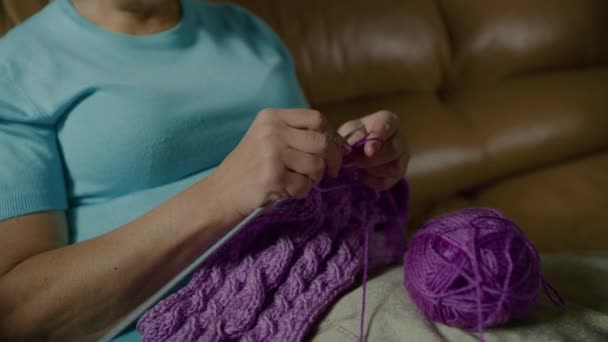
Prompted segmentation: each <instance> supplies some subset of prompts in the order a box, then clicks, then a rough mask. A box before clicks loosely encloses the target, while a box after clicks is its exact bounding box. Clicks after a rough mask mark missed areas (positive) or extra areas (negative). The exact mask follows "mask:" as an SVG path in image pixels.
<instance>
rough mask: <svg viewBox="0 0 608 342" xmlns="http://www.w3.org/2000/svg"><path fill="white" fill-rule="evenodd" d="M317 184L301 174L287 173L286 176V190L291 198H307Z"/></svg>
mask: <svg viewBox="0 0 608 342" xmlns="http://www.w3.org/2000/svg"><path fill="white" fill-rule="evenodd" d="M315 184H316V183H315V182H314V181H313V180H312V179H310V178H308V177H306V176H303V175H301V174H299V173H295V172H287V174H286V175H285V190H286V191H287V193H288V194H289V197H294V198H306V196H308V193H309V192H310V189H312V187H313V186H315Z"/></svg>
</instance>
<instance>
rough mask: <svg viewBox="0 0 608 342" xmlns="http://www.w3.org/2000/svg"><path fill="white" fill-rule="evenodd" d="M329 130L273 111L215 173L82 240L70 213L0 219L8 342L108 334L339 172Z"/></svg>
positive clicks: (305, 116)
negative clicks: (232, 233) (240, 231)
mask: <svg viewBox="0 0 608 342" xmlns="http://www.w3.org/2000/svg"><path fill="white" fill-rule="evenodd" d="M326 132H327V126H326V121H325V119H324V118H323V117H322V115H321V114H320V113H318V112H316V111H311V110H264V111H262V112H260V114H259V115H258V117H257V118H256V120H255V121H254V123H253V124H252V126H251V128H250V129H249V131H248V132H247V134H246V135H245V137H244V138H243V140H242V141H241V143H240V144H239V146H238V147H237V148H236V149H235V150H234V151H233V152H232V153H230V155H229V156H228V157H227V158H226V159H225V160H224V162H223V163H222V164H221V165H220V166H219V167H218V169H217V170H216V171H215V172H213V173H212V174H211V175H210V176H208V177H207V178H206V179H204V180H202V181H200V182H199V183H197V184H195V185H193V186H192V187H190V188H188V189H186V190H185V191H183V192H181V193H179V194H177V195H176V196H174V197H173V198H171V199H169V200H168V201H166V202H165V203H163V204H161V205H160V206H158V207H157V208H155V209H154V210H152V211H150V212H148V213H147V214H145V215H143V216H141V217H140V218H138V219H136V220H134V221H132V222H130V223H128V224H126V225H124V226H122V227H120V228H118V229H116V230H114V231H112V232H110V233H108V234H105V235H103V236H100V237H98V238H95V239H91V240H88V241H84V242H81V243H78V244H74V245H66V243H67V225H66V223H65V218H64V215H63V214H62V213H56V212H55V213H42V214H32V215H27V216H23V217H19V218H15V219H10V220H7V221H3V222H0V256H2V258H1V259H0V340H84V339H95V338H97V337H99V336H101V335H102V334H103V332H105V331H106V330H107V329H108V328H110V327H111V326H112V325H113V324H115V323H116V322H117V321H118V320H120V318H122V317H124V316H125V315H126V314H128V313H129V312H130V311H131V310H132V309H133V308H135V307H136V306H137V305H139V304H140V303H141V302H143V301H144V300H145V299H146V298H147V297H149V296H150V295H152V294H153V293H154V292H156V291H157V290H158V289H159V288H160V287H162V286H163V285H164V284H165V283H166V282H167V281H169V280H170V279H171V278H172V277H173V276H174V275H175V274H177V273H178V272H179V271H180V270H181V269H182V268H183V267H184V266H186V265H187V264H188V263H190V262H191V261H192V260H193V259H194V258H195V257H196V256H198V255H200V254H201V252H202V251H203V250H205V249H206V248H207V247H209V246H210V245H211V244H212V243H213V242H214V241H216V240H217V239H218V238H219V237H221V236H222V235H223V234H225V233H226V232H227V231H228V230H229V229H230V228H231V227H233V226H234V225H235V224H236V223H237V222H238V221H240V220H241V219H242V218H244V216H246V215H248V214H249V213H250V212H251V211H253V210H254V209H255V208H256V207H259V206H261V205H263V204H265V203H267V202H268V201H270V200H276V199H279V198H282V197H286V196H291V197H304V196H306V195H307V193H308V191H309V190H310V188H311V187H312V186H314V185H315V184H316V183H317V182H318V181H319V180H320V179H321V177H322V175H323V173H324V172H325V170H326V168H327V169H328V172H329V173H330V174H332V175H336V174H337V172H338V170H339V168H340V164H341V154H340V151H339V149H338V147H337V146H334V145H333V144H332V143H331V142H329V140H328V138H327V134H325V133H326Z"/></svg>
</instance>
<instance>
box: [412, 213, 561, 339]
mask: <svg viewBox="0 0 608 342" xmlns="http://www.w3.org/2000/svg"><path fill="white" fill-rule="evenodd" d="M404 266H405V270H406V272H405V277H404V286H405V288H406V289H407V292H408V293H409V296H410V297H411V298H412V300H413V302H414V303H415V304H416V305H417V306H418V308H419V309H420V311H421V312H422V314H423V315H424V316H425V317H426V318H427V319H429V320H432V321H437V322H441V323H444V324H447V325H451V326H456V327H460V328H464V329H469V330H472V329H476V330H477V332H479V339H480V340H483V331H484V328H488V327H493V326H496V325H500V324H503V323H506V322H508V321H510V320H512V319H518V318H521V317H523V316H525V315H526V314H528V313H529V312H530V311H531V310H532V309H533V307H534V306H535V304H536V301H537V297H538V294H539V291H540V288H541V286H542V287H543V288H544V289H545V293H546V294H547V296H548V297H549V298H550V299H551V301H553V303H555V304H556V305H559V306H564V305H565V301H564V300H563V298H562V297H561V296H560V295H559V293H558V292H557V291H556V290H555V289H554V288H553V287H551V285H550V284H549V283H548V282H547V281H546V280H545V279H544V277H543V275H542V273H541V271H540V258H539V254H538V252H537V251H536V249H535V248H534V246H533V245H532V243H531V242H530V241H529V240H528V239H527V238H526V236H525V235H524V233H523V232H522V231H521V229H520V228H519V227H518V226H517V225H516V224H515V223H514V222H513V221H511V220H509V219H508V218H507V217H505V216H504V215H503V214H502V213H500V212H499V211H497V210H494V209H489V208H468V209H464V210H460V211H456V212H452V213H449V214H445V215H441V216H438V217H436V218H433V219H431V220H430V221H428V222H427V223H426V224H425V225H423V227H421V229H420V230H419V231H418V232H417V233H416V234H415V235H414V237H413V238H412V240H411V241H410V242H409V246H408V250H407V252H406V253H405V256H404Z"/></svg>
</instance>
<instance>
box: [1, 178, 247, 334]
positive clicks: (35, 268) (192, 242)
mask: <svg viewBox="0 0 608 342" xmlns="http://www.w3.org/2000/svg"><path fill="white" fill-rule="evenodd" d="M215 194H217V192H216V191H215V189H213V184H211V182H206V181H202V182H200V183H198V184H196V185H194V186H193V187H191V188H189V189H187V190H186V191H184V192H182V193H180V194H178V195H176V196H175V197H173V198H171V199H170V200H168V201H167V202H165V203H163V204H162V205H160V206H159V207H157V208H156V209H154V210H152V211H150V212H149V213H147V214H145V215H143V216H142V217H140V218H138V219H136V220H134V221H132V222H131V223H129V224H127V225H125V226H123V227H120V228H119V229H116V230H114V231H112V232H111V233H108V234H105V235H103V236H100V237H98V238H95V239H92V240H88V241H85V242H82V243H78V244H74V245H69V246H65V247H62V248H58V249H54V250H51V251H47V252H44V253H41V254H38V255H35V256H33V257H31V258H29V259H26V260H25V261H23V262H21V263H20V264H18V265H16V266H15V267H14V268H12V269H11V270H10V271H9V272H8V273H6V274H5V275H3V276H2V277H0V300H1V301H0V340H4V339H5V338H7V339H12V338H16V339H27V340H30V339H32V340H33V339H36V340H38V339H44V340H47V339H52V340H68V339H69V340H74V339H78V340H82V339H94V338H96V337H99V336H100V335H101V334H103V332H104V331H106V330H107V329H108V328H109V327H111V326H112V325H113V324H115V323H116V322H117V321H118V320H119V319H120V318H121V317H124V315H126V314H127V313H129V312H130V311H131V310H132V309H134V308H135V307H136V306H137V305H139V304H140V303H141V302H143V301H144V300H145V299H146V298H147V297H149V296H150V295H152V294H153V293H154V292H155V291H157V290H158V289H159V288H160V287H162V286H163V285H164V284H165V283H166V282H167V281H169V280H170V279H171V278H172V277H173V276H174V275H176V274H177V273H178V272H179V271H180V270H181V269H182V268H183V267H184V266H186V265H187V264H188V263H189V262H191V261H192V260H193V259H194V258H196V256H198V255H199V254H200V253H201V252H202V251H203V250H205V249H206V248H208V247H209V246H210V245H211V244H212V243H213V242H214V241H216V240H217V239H218V238H219V237H221V236H222V235H223V234H225V233H226V232H227V231H228V230H229V229H230V228H231V227H232V226H233V225H234V224H235V223H237V222H238V219H239V217H238V215H232V214H227V212H226V211H225V210H223V208H220V207H219V205H218V203H217V202H216V201H215V198H214V195H215ZM3 335H5V336H3Z"/></svg>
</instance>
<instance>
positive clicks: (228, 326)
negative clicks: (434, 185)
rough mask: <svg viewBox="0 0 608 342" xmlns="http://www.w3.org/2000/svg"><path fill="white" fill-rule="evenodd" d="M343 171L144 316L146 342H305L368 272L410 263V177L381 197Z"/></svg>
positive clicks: (268, 219)
mask: <svg viewBox="0 0 608 342" xmlns="http://www.w3.org/2000/svg"><path fill="white" fill-rule="evenodd" d="M359 178H360V177H359V172H358V171H357V170H354V169H343V170H342V171H341V172H340V175H339V177H338V178H336V179H331V178H329V177H325V178H324V180H323V181H322V182H321V184H320V185H319V186H318V187H317V188H315V189H313V190H312V191H311V193H310V195H309V196H308V197H307V198H306V199H303V200H296V199H288V200H284V201H281V202H280V203H278V204H277V205H276V206H275V208H274V209H273V210H271V211H270V212H268V213H266V214H263V215H260V216H258V217H257V218H256V219H254V221H252V222H251V223H250V224H249V225H248V226H247V227H245V228H244V229H243V230H242V231H241V232H239V233H238V234H236V235H235V236H234V237H233V238H232V239H231V240H229V241H228V242H227V243H226V244H225V245H224V246H223V247H222V248H220V249H219V250H218V252H217V253H215V254H214V255H212V256H211V257H210V258H209V259H208V260H207V261H206V262H205V263H204V264H203V265H202V266H201V268H200V269H199V270H198V271H197V272H195V273H194V275H193V276H192V278H191V280H190V282H189V283H188V284H187V285H186V286H185V287H184V288H182V289H181V290H180V291H178V292H177V293H175V294H173V295H171V296H169V297H167V298H166V299H164V300H163V301H161V302H159V303H158V304H157V305H156V306H155V307H153V308H152V309H151V310H149V311H148V312H147V313H146V314H144V315H143V316H142V317H141V319H140V320H139V322H138V325H137V329H138V330H139V331H140V333H141V335H142V338H143V340H144V341H166V340H169V341H206V342H207V341H251V342H253V341H280V342H284V341H301V340H302V339H303V338H304V337H305V336H306V334H307V333H308V330H309V328H310V327H311V326H312V325H313V323H314V322H315V320H316V319H317V318H318V317H319V315H320V314H322V313H323V312H324V311H325V310H327V308H328V307H329V305H330V304H331V303H332V302H333V301H334V300H336V298H337V297H338V296H339V295H340V294H342V293H343V292H344V291H345V290H347V289H348V288H349V287H350V286H352V285H353V283H354V282H355V280H356V279H357V276H358V275H360V273H361V270H362V269H363V248H361V247H362V244H363V232H364V228H366V227H374V229H373V230H371V234H370V241H369V251H370V254H369V262H370V267H378V266H382V265H388V264H390V263H397V262H400V261H401V258H402V255H403V253H404V251H405V240H404V238H403V233H402V232H401V227H402V225H403V224H404V223H405V220H406V218H407V217H406V216H407V202H408V186H407V183H406V182H405V180H403V181H401V182H400V183H398V184H397V186H395V187H394V188H393V189H392V190H390V191H385V192H376V191H373V190H371V189H369V188H367V187H366V186H364V185H362V184H361V183H360V182H359V180H358V179H359Z"/></svg>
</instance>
